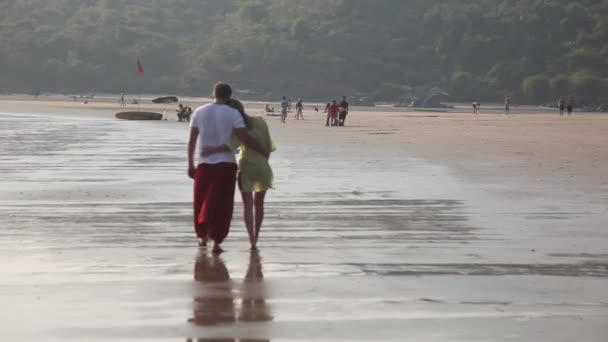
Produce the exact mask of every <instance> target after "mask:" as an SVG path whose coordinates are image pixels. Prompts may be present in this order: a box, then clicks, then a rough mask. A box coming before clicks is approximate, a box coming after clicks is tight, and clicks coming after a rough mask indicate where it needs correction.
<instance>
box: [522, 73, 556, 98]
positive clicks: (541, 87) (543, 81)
mask: <svg viewBox="0 0 608 342" xmlns="http://www.w3.org/2000/svg"><path fill="white" fill-rule="evenodd" d="M522 90H523V92H524V95H526V96H527V97H528V98H536V99H540V100H543V99H547V98H548V96H549V94H550V92H549V90H550V87H549V79H548V78H547V77H546V76H545V75H535V76H530V77H528V78H526V79H525V80H524V81H523V83H522Z"/></svg>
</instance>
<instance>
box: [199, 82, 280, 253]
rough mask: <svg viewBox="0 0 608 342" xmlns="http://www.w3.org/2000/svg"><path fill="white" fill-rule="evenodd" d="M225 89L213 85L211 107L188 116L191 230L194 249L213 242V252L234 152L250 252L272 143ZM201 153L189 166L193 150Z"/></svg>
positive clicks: (225, 212)
mask: <svg viewBox="0 0 608 342" xmlns="http://www.w3.org/2000/svg"><path fill="white" fill-rule="evenodd" d="M231 96H232V89H231V88H230V86H229V85H228V84H225V83H217V84H216V85H215V87H214V89H213V98H214V101H213V103H210V104H207V105H205V106H202V107H199V108H197V109H196V110H195V111H194V114H193V115H192V120H191V123H190V138H189V141H188V175H189V176H190V177H191V178H193V179H194V230H195V232H196V237H197V239H198V243H199V246H200V247H204V246H206V245H207V240H208V239H211V240H213V242H214V246H213V252H214V253H221V252H222V249H221V247H220V244H221V243H222V241H223V240H224V239H225V238H226V236H227V235H228V232H229V230H230V222H231V221H232V211H233V207H234V189H235V182H236V178H237V164H236V160H235V157H234V152H233V151H234V150H236V148H237V147H239V148H240V153H239V164H238V180H239V182H238V183H239V188H240V190H241V193H242V198H243V208H244V219H245V226H246V227H247V233H248V234H249V243H250V245H251V249H255V248H256V245H257V242H258V237H259V232H260V228H261V226H262V221H263V219H264V197H265V195H266V190H268V189H269V188H271V187H272V181H273V176H272V170H271V168H270V165H269V164H268V158H269V156H270V152H272V151H274V149H275V146H274V142H273V140H272V138H271V136H270V132H269V130H268V125H267V124H266V121H264V119H262V118H260V117H250V116H248V115H247V114H246V113H245V109H244V107H243V105H242V103H241V102H239V101H238V100H235V99H232V98H231ZM197 140H198V145H199V149H200V151H201V155H200V158H199V164H198V167H195V164H194V153H195V151H196V145H197Z"/></svg>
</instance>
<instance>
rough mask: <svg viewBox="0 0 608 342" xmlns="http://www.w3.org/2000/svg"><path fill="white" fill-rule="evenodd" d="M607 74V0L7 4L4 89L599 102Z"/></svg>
mask: <svg viewBox="0 0 608 342" xmlns="http://www.w3.org/2000/svg"><path fill="white" fill-rule="evenodd" d="M138 58H139V59H140V60H141V62H142V64H143V66H144V69H145V75H144V77H143V78H138V77H137V75H136V61H137V59H138ZM607 79H608V1H605V0H578V1H566V0H464V1H453V0H436V1H428V0H374V1H369V0H306V1H300V0H222V1H216V0H130V1H121V0H53V1H48V0H7V1H2V2H0V92H31V91H33V90H35V89H39V90H41V91H54V92H89V91H91V92H114V93H116V92H120V91H121V90H122V89H125V90H127V91H129V92H136V91H142V92H154V93H178V94H193V95H206V94H207V93H208V91H209V85H210V83H212V82H214V81H216V80H225V81H228V82H231V83H233V84H235V85H236V86H237V87H238V88H240V89H249V90H252V91H255V92H257V93H259V94H267V93H273V94H275V95H279V94H297V96H305V97H307V98H324V96H325V95H326V94H328V93H330V94H335V93H336V92H338V93H339V94H342V93H343V94H349V95H368V96H373V97H374V98H375V99H377V100H397V99H399V98H404V97H407V96H408V95H409V93H411V92H414V91H415V90H416V89H424V88H428V87H432V86H438V87H441V88H442V89H445V90H447V91H448V92H449V93H450V94H451V96H452V98H453V99H454V100H461V101H471V100H474V99H476V100H496V99H500V98H502V97H503V96H505V95H510V96H513V97H518V98H520V99H521V101H520V102H524V101H526V102H531V103H539V102H544V101H554V100H555V99H556V98H557V97H558V96H559V95H564V96H566V95H568V94H573V95H574V96H575V97H576V98H577V99H579V100H580V101H589V102H597V101H600V100H606V93H607V92H608V86H607V81H606V80H607Z"/></svg>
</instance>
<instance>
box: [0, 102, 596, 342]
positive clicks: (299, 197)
mask: <svg viewBox="0 0 608 342" xmlns="http://www.w3.org/2000/svg"><path fill="white" fill-rule="evenodd" d="M16 105H17V107H16V108H15V109H13V110H11V108H10V107H11V106H12V105H7V104H6V103H4V106H3V103H2V101H0V112H7V111H16V110H22V111H23V112H25V113H26V114H23V115H21V114H16V115H3V114H0V129H1V130H3V133H4V134H3V135H1V136H2V137H3V138H2V139H0V145H2V147H3V148H2V151H3V152H4V154H5V156H4V158H3V160H2V161H1V162H0V171H2V173H3V174H4V177H3V179H2V180H0V188H2V189H3V190H2V192H0V215H1V216H2V217H3V218H4V222H3V230H1V231H0V246H2V247H3V248H1V249H0V256H1V257H2V259H3V260H4V261H5V263H4V267H2V268H0V278H2V279H4V282H3V284H2V288H3V289H4V291H2V294H0V300H2V301H3V302H5V303H7V305H8V306H10V307H16V308H18V309H17V310H16V311H15V312H11V313H8V312H0V320H2V321H6V322H10V327H11V328H10V329H7V330H5V331H3V332H2V333H0V335H3V336H4V337H5V339H12V340H15V339H22V340H36V339H40V338H41V337H44V338H45V339H47V340H51V341H66V340H77V339H78V338H80V337H81V336H84V335H86V336H87V338H88V339H90V340H98V341H102V340H108V339H113V340H114V339H115V340H123V341H130V340H133V339H138V338H139V339H142V338H156V337H158V336H165V337H168V338H175V339H182V340H183V339H184V337H192V338H193V339H195V338H226V337H231V338H233V339H236V338H243V337H251V338H261V339H272V340H273V341H277V340H278V341H280V340H281V339H284V340H289V339H290V338H292V339H293V338H294V334H293V331H297V332H300V334H299V335H296V336H295V337H296V338H297V337H298V336H300V337H301V338H308V339H310V336H313V337H314V338H317V339H322V338H328V337H331V338H334V339H335V340H353V339H357V338H359V339H360V338H361V337H362V336H363V337H365V338H370V339H373V338H376V339H378V338H380V339H384V340H387V341H388V340H394V339H395V338H401V337H402V336H404V334H405V333H408V334H409V336H415V337H418V339H419V340H429V341H434V340H437V339H438V338H437V336H436V335H435V333H434V331H435V330H433V329H432V326H434V325H436V324H438V323H439V324H441V325H442V327H443V328H442V336H443V337H445V338H448V339H452V340H473V339H482V340H497V341H503V340H508V338H507V337H508V336H512V335H513V334H517V335H518V336H520V337H522V338H525V339H534V340H539V341H553V340H555V339H556V338H558V337H559V338H563V336H566V335H567V336H571V334H572V332H573V331H576V332H577V334H579V335H577V336H578V337H579V338H580V331H585V333H584V334H585V335H584V337H585V340H588V341H603V337H605V334H606V328H605V325H602V322H604V321H605V318H606V317H608V297H606V293H605V291H604V288H605V285H606V278H607V277H608V273H607V272H608V250H607V247H606V246H608V244H607V243H606V242H607V241H608V233H607V232H606V231H605V229H604V228H605V226H606V224H607V223H608V215H607V212H606V207H605V203H607V202H606V201H605V199H606V193H608V192H607V191H605V190H604V187H605V186H606V185H605V181H606V176H605V175H603V174H602V172H601V171H603V170H604V167H605V166H606V163H607V162H608V158H605V157H606V149H605V148H604V146H606V139H607V138H606V135H605V134H604V133H605V131H606V129H607V128H608V120H607V119H605V118H601V117H600V118H598V117H595V116H593V115H588V116H586V115H583V116H579V117H573V118H559V117H557V118H556V117H555V116H550V115H546V114H540V115H514V116H512V117H503V116H501V115H484V116H479V117H475V116H473V115H463V114H449V115H437V116H435V115H429V114H428V113H415V114H414V115H412V114H411V113H406V112H403V113H399V112H397V113H395V112H383V111H375V112H372V111H367V110H366V109H365V108H353V111H352V112H351V114H350V116H349V117H348V119H347V125H348V126H346V127H325V126H324V125H323V124H324V114H322V113H318V114H315V113H311V112H309V111H305V113H304V116H305V119H306V120H305V121H294V120H293V117H292V116H290V117H289V119H288V120H289V121H288V123H287V124H285V125H283V124H280V123H279V122H278V119H277V118H268V119H267V121H268V123H269V126H270V129H271V132H272V134H273V136H274V138H275V140H276V141H277V144H278V150H277V152H276V154H273V156H272V158H271V165H272V167H273V169H274V170H275V180H276V186H277V189H276V190H274V191H272V192H270V193H269V195H268V202H267V203H268V205H267V213H266V219H265V224H264V228H263V229H264V230H263V233H262V240H261V246H260V247H261V252H260V254H261V255H262V257H261V258H262V259H261V260H262V261H259V260H258V261H256V260H257V259H256V258H255V257H251V256H249V258H248V255H249V252H248V251H247V247H246V231H245V229H244V227H243V224H242V213H241V210H240V206H239V200H237V201H236V203H235V217H234V219H233V225H232V229H231V233H230V237H229V239H228V240H227V241H226V244H225V248H226V249H227V253H225V254H223V255H222V256H221V257H219V258H216V259H214V261H213V262H209V260H208V258H209V254H208V253H204V252H203V253H200V252H199V251H198V250H197V249H196V247H195V244H194V238H193V233H192V231H191V219H192V218H191V203H190V201H191V193H190V191H191V181H190V180H189V179H188V178H187V177H186V175H185V168H186V162H185V144H186V135H187V127H188V126H187V124H185V123H178V122H174V121H152V122H144V121H139V122H138V121H121V120H116V119H114V118H113V113H114V108H116V107H118V106H116V105H115V104H114V107H108V106H105V105H102V106H100V107H99V108H96V109H95V108H93V109H91V107H87V106H88V105H87V106H85V105H82V104H80V105H71V104H68V103H58V104H55V105H53V106H48V108H47V107H46V106H41V105H40V103H34V104H27V105H26V104H23V103H17V104H16ZM27 111H33V112H36V113H39V114H29V115H28V114H27ZM254 111H255V109H254ZM45 113H46V114H45ZM572 141H575V142H576V144H572V143H571V142H572ZM522 152H526V153H522ZM568 161H571V162H570V163H568ZM539 164H540V165H539ZM592 165H595V166H596V167H597V168H593V167H592ZM559 167H562V169H559ZM570 175H575V177H570ZM541 177H542V178H543V181H542V182H541V181H540V180H539V178H541ZM235 196H236V197H237V198H238V196H239V195H238V194H235ZM248 259H249V261H248ZM201 265H202V266H204V267H216V269H215V271H217V272H219V273H218V274H220V275H223V277H224V278H223V279H224V281H220V280H217V281H212V282H205V281H204V279H203V281H201V280H196V279H197V275H196V272H197V269H198V267H200V266H201ZM262 268H263V278H258V282H257V283H254V284H252V283H251V282H250V281H245V277H246V275H247V274H248V273H250V270H257V271H256V272H258V273H257V274H260V275H261V274H262ZM209 271H210V272H213V269H212V270H209ZM226 274H228V280H225V279H226V278H225V277H226ZM258 277H260V276H259V275H258ZM251 293H254V294H256V296H257V297H255V298H257V299H258V301H255V302H254V303H257V304H256V305H257V306H256V310H259V311H257V312H262V311H263V312H266V313H268V314H267V315H266V314H265V315H264V316H263V317H272V319H270V320H259V321H252V322H246V323H245V322H242V321H235V322H234V324H225V325H218V326H211V327H210V326H198V325H196V324H192V323H191V321H190V319H191V318H193V317H196V316H197V315H199V316H200V315H202V316H203V318H205V317H209V318H213V317H216V316H217V315H220V314H232V313H233V312H234V313H236V312H243V309H247V306H246V305H244V304H243V303H246V302H247V301H246V299H247V298H248V297H247V296H250V294H251ZM207 302H212V303H218V304H219V305H220V307H216V308H215V309H217V312H216V311H214V310H215V309H214V310H209V311H208V312H207V311H205V307H204V306H203V305H200V303H207ZM31 312H37V313H38V315H42V316H43V317H45V319H44V320H37V321H36V322H32V321H31V319H30V318H31V317H30V316H31ZM82 312H94V313H95V314H96V315H94V316H90V315H82ZM150 312H153V314H151V313H150ZM9 314H10V315H9ZM214 315H216V316H214ZM235 317H236V316H235ZM480 321H481V322H483V324H482V325H480V324H479V322H480ZM378 327H381V328H382V334H381V335H378V334H376V333H375V330H373V329H372V328H378ZM488 327H491V328H488ZM370 329H372V330H370ZM549 330H550V333H547V331H549ZM319 331H322V333H319ZM327 331H331V333H327ZM370 331H373V332H372V333H370ZM538 331H543V334H542V336H540V335H539V333H538ZM311 334H312V335H311ZM568 334H570V335H568ZM6 335H8V336H6ZM372 335H373V336H372ZM505 336H507V337H505ZM503 337H504V338H503ZM540 337H542V338H540ZM445 338H439V339H440V340H442V339H445Z"/></svg>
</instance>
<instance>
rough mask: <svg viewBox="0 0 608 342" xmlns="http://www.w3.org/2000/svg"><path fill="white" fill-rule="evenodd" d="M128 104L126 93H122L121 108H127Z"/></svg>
mask: <svg viewBox="0 0 608 342" xmlns="http://www.w3.org/2000/svg"><path fill="white" fill-rule="evenodd" d="M126 105H127V103H126V102H125V92H124V91H123V92H122V93H120V106H121V107H125V106H126Z"/></svg>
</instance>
